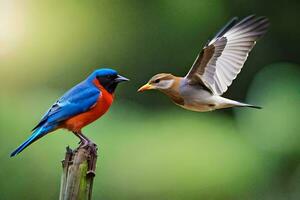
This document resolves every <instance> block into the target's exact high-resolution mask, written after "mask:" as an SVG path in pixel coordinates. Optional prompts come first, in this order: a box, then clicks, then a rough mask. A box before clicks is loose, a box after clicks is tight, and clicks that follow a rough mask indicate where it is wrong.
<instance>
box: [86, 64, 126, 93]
mask: <svg viewBox="0 0 300 200" xmlns="http://www.w3.org/2000/svg"><path fill="white" fill-rule="evenodd" d="M89 79H90V80H91V81H94V80H98V82H99V84H100V85H101V86H102V87H104V88H105V89H106V90H107V91H108V92H109V93H113V92H114V91H115V89H116V87H117V85H118V84H119V83H120V82H124V81H129V79H127V78H125V77H123V76H121V75H119V74H118V72H117V71H116V70H113V69H106V68H104V69H97V70H95V71H94V72H93V73H92V74H91V75H90V76H89Z"/></svg>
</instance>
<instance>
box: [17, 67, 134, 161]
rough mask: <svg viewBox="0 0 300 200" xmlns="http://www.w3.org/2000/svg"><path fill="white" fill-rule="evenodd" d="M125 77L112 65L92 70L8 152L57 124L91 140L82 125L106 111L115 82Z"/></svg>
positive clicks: (21, 148) (43, 134)
mask: <svg viewBox="0 0 300 200" xmlns="http://www.w3.org/2000/svg"><path fill="white" fill-rule="evenodd" d="M128 80H129V79H127V78H125V77H123V76H120V75H118V73H117V72H116V71H115V70H113V69H97V70H95V71H94V72H93V73H92V74H91V75H90V76H88V77H87V78H86V79H85V80H84V81H82V82H81V83H79V84H77V85H76V86H74V87H73V88H71V89H70V90H69V91H67V92H66V93H65V94H64V95H63V96H62V97H61V98H60V99H58V100H57V101H56V102H55V103H54V104H53V105H52V106H51V107H50V108H49V110H48V111H47V112H46V114H45V115H44V116H43V117H42V119H41V120H40V122H39V123H38V124H37V125H36V126H35V127H34V128H33V130H32V135H31V136H30V137H29V138H28V139H27V140H26V141H25V142H23V143H22V144H21V145H20V146H19V147H18V148H17V149H16V150H14V151H13V152H12V153H11V157H12V156H15V155H17V154H19V153H20V152H21V151H23V150H24V149H25V148H26V147H28V146H29V145H30V144H32V143H33V142H35V141H36V140H38V139H39V138H41V137H43V136H45V135H46V134H48V133H50V132H53V131H55V130H57V129H60V128H63V129H67V130H69V131H72V132H73V133H74V134H75V135H76V136H77V137H79V139H80V141H81V145H83V146H85V145H87V144H88V143H91V141H90V140H89V139H88V138H87V137H86V136H84V135H83V134H82V132H81V129H82V128H83V127H85V126H86V125H88V124H90V123H92V122H93V121H95V120H97V119H98V118H99V117H101V116H102V115H103V114H105V113H106V111H107V110H108V109H109V108H110V106H111V104H112V102H113V99H114V92H115V89H116V87H117V85H118V84H119V83H120V82H123V81H128Z"/></svg>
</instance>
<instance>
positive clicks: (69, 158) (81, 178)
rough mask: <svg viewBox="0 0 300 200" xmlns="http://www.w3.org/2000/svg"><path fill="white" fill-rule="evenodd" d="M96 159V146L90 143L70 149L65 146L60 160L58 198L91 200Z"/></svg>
mask: <svg viewBox="0 0 300 200" xmlns="http://www.w3.org/2000/svg"><path fill="white" fill-rule="evenodd" d="M96 161H97V147H96V145H95V144H90V145H88V146H85V147H80V146H79V147H78V148H77V149H75V150H74V151H72V150H71V149H70V148H69V147H67V150H66V155H65V159H64V160H63V161H62V167H63V173H62V176H61V185H60V195H59V199H60V200H91V198H92V189H93V180H94V177H95V169H96Z"/></svg>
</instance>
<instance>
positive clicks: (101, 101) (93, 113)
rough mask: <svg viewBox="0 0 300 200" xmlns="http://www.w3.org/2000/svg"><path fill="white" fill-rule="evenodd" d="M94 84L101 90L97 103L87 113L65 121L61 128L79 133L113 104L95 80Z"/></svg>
mask: <svg viewBox="0 0 300 200" xmlns="http://www.w3.org/2000/svg"><path fill="white" fill-rule="evenodd" d="M94 84H95V85H96V86H97V87H98V88H99V89H100V90H101V95H100V96H99V98H98V101H97V103H96V104H95V105H94V106H93V107H92V108H91V109H90V110H88V111H87V112H84V113H81V114H79V115H76V116H74V117H71V118H70V119H68V120H66V121H65V122H64V123H63V125H62V128H66V129H68V130H70V131H75V132H76V131H80V130H81V129H82V128H83V127H84V126H86V125H88V124H90V123H92V122H93V121H95V120H97V119H98V118H99V117H101V116H102V115H103V114H104V113H106V111H107V110H108V109H109V107H110V106H111V104H112V102H113V95H112V94H110V93H109V92H107V91H106V90H105V89H104V88H103V87H102V86H101V85H100V84H99V83H98V81H97V80H95V81H94Z"/></svg>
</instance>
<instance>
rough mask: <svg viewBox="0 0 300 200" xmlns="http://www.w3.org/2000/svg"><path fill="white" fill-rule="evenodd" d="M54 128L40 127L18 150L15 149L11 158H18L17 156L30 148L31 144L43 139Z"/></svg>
mask: <svg viewBox="0 0 300 200" xmlns="http://www.w3.org/2000/svg"><path fill="white" fill-rule="evenodd" d="M51 129H52V127H51V128H50V127H47V128H45V127H40V128H38V129H36V130H35V131H33V133H32V135H31V136H30V137H29V138H28V139H27V140H26V141H25V142H23V143H22V144H21V145H20V146H19V147H18V148H17V149H15V150H14V151H13V152H12V153H11V154H10V157H13V156H16V155H17V154H19V153H21V152H22V151H23V150H24V149H25V148H26V147H28V146H29V145H30V144H32V143H33V142H35V141H36V140H37V139H39V138H41V137H43V136H44V135H46V134H47V133H49V132H50V130H51Z"/></svg>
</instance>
